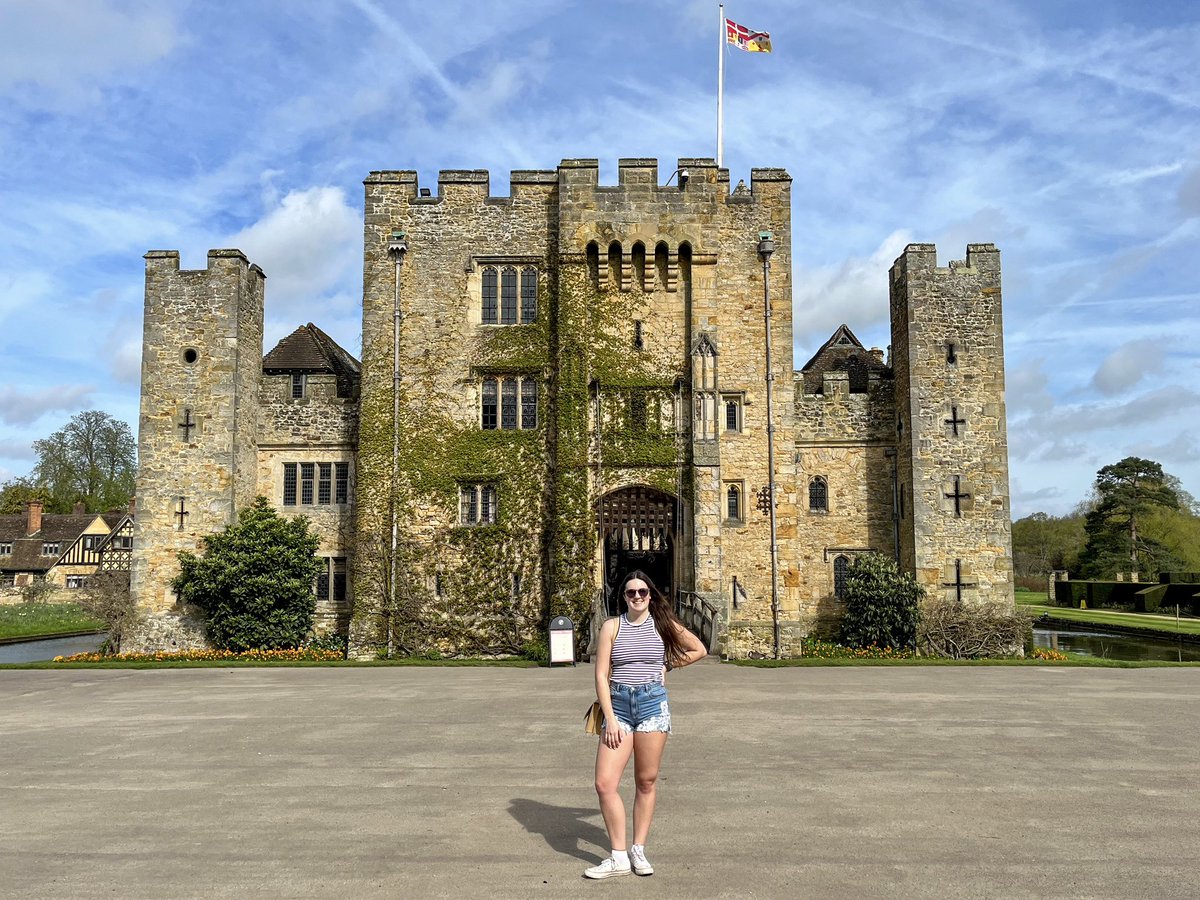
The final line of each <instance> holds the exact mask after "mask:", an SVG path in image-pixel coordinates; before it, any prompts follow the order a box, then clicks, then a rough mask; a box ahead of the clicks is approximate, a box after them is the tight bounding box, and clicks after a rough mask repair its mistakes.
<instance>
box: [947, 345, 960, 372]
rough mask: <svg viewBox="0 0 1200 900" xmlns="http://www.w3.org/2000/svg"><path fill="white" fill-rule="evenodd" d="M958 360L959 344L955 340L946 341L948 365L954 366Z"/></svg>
mask: <svg viewBox="0 0 1200 900" xmlns="http://www.w3.org/2000/svg"><path fill="white" fill-rule="evenodd" d="M957 362H958V346H957V345H956V344H955V343H954V342H953V341H947V342H946V365H948V366H953V365H954V364H956V363H957Z"/></svg>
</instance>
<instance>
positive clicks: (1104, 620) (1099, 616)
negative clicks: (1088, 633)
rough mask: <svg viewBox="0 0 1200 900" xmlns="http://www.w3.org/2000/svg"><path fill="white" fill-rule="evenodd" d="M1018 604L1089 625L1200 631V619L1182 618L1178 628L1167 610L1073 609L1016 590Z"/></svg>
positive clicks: (1148, 629) (1168, 631)
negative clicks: (1138, 611) (1158, 611)
mask: <svg viewBox="0 0 1200 900" xmlns="http://www.w3.org/2000/svg"><path fill="white" fill-rule="evenodd" d="M1016 597H1017V606H1020V607H1023V608H1024V609H1027V610H1029V611H1030V612H1033V613H1036V614H1038V615H1041V614H1042V613H1049V614H1050V615H1051V616H1053V617H1054V618H1056V619H1066V620H1068V621H1071V622H1085V623H1087V624H1089V625H1121V626H1124V627H1126V628H1144V629H1146V630H1147V631H1162V632H1166V633H1167V634H1180V633H1182V634H1200V619H1187V618H1181V619H1180V620H1179V627H1178V628H1176V627H1175V617H1174V615H1173V611H1172V612H1171V613H1168V612H1166V611H1165V610H1164V611H1163V612H1160V613H1155V614H1147V613H1133V612H1120V611H1118V610H1108V609H1073V608H1071V607H1067V606H1054V605H1053V604H1051V603H1050V601H1049V600H1047V599H1046V595H1045V594H1043V593H1042V592H1040V591H1017V592H1016Z"/></svg>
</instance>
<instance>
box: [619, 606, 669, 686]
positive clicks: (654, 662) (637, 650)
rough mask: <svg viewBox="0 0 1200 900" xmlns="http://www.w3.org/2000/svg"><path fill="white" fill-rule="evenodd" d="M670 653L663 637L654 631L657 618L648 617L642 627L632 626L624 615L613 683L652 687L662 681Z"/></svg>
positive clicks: (621, 622) (622, 616) (656, 630)
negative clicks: (651, 685) (653, 682)
mask: <svg viewBox="0 0 1200 900" xmlns="http://www.w3.org/2000/svg"><path fill="white" fill-rule="evenodd" d="M666 658H667V652H666V648H665V647H664V646H663V639H662V635H660V634H659V633H658V629H657V628H655V627H654V616H651V615H649V614H647V616H646V618H645V620H644V621H643V622H642V623H641V624H640V625H630V624H629V619H627V618H626V617H625V615H624V614H622V615H621V621H620V628H619V629H618V631H617V639H616V641H614V642H613V648H612V680H613V681H614V682H615V683H617V684H650V683H651V682H652V681H662V677H663V663H664V662H666Z"/></svg>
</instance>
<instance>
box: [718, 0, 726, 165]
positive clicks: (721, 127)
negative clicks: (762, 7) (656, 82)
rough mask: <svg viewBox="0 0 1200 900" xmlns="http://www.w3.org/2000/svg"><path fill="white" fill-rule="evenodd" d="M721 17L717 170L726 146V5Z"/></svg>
mask: <svg viewBox="0 0 1200 900" xmlns="http://www.w3.org/2000/svg"><path fill="white" fill-rule="evenodd" d="M717 10H718V12H719V14H720V16H721V26H720V31H719V32H718V34H717V168H718V169H719V168H721V157H722V155H723V152H722V151H723V148H724V144H725V4H724V3H720V4H718V5H717Z"/></svg>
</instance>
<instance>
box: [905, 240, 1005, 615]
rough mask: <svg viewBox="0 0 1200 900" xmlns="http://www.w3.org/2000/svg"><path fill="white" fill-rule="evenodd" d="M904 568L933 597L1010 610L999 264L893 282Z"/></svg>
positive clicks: (930, 256)
mask: <svg viewBox="0 0 1200 900" xmlns="http://www.w3.org/2000/svg"><path fill="white" fill-rule="evenodd" d="M891 314H892V365H893V369H894V371H895V386H896V409H897V419H896V430H897V446H898V447H899V453H898V473H897V475H898V482H899V485H898V487H899V490H898V497H897V501H898V503H897V505H898V512H899V517H900V523H899V524H900V527H899V534H900V540H899V551H900V564H901V567H902V568H907V569H910V570H912V571H914V572H915V573H916V576H917V579H918V581H920V582H921V583H922V584H923V585H924V586H925V587H926V589H927V590H928V591H929V596H931V597H948V598H950V599H955V600H961V601H966V602H974V601H983V600H999V601H1002V602H1006V603H1012V602H1013V565H1012V536H1011V525H1010V519H1009V493H1008V438H1007V430H1006V425H1005V413H1004V340H1003V330H1002V317H1001V300H1000V253H999V251H997V250H996V248H995V247H994V246H993V245H992V244H969V245H968V246H967V258H966V259H965V260H964V261H960V262H951V263H950V265H949V266H947V267H939V266H938V265H937V250H936V248H935V247H934V245H933V244H909V245H908V247H907V248H905V251H904V254H903V255H902V256H900V257H899V258H898V259H897V260H896V262H895V264H894V265H893V266H892V270H891Z"/></svg>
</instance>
